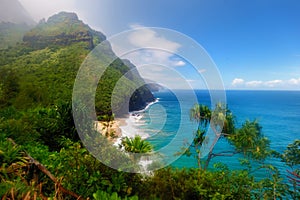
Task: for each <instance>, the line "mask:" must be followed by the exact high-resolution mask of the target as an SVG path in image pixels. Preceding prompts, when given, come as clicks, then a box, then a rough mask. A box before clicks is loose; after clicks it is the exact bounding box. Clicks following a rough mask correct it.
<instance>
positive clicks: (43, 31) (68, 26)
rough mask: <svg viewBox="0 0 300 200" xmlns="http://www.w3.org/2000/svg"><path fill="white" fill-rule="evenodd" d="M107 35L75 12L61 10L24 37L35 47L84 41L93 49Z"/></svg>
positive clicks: (40, 47)
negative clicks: (94, 28) (85, 21)
mask: <svg viewBox="0 0 300 200" xmlns="http://www.w3.org/2000/svg"><path fill="white" fill-rule="evenodd" d="M105 39H106V38H105V36H104V35H103V34H102V33H100V32H97V31H94V30H92V29H91V28H90V27H89V26H88V25H86V24H84V23H83V22H82V21H80V20H79V19H78V17H77V15H76V14H75V13H67V12H61V13H59V14H56V15H54V16H52V17H50V18H49V19H48V20H47V21H45V20H42V21H40V22H39V24H38V25H37V26H36V27H35V28H33V29H32V30H31V31H29V32H28V33H26V34H25V35H24V37H23V41H24V43H26V44H27V45H28V46H30V47H32V48H35V49H43V48H45V47H47V46H67V45H71V44H73V43H77V42H84V43H86V44H87V48H88V49H93V48H94V47H95V45H97V44H98V43H99V42H101V41H103V40H105Z"/></svg>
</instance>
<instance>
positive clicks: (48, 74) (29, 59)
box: [0, 12, 154, 115]
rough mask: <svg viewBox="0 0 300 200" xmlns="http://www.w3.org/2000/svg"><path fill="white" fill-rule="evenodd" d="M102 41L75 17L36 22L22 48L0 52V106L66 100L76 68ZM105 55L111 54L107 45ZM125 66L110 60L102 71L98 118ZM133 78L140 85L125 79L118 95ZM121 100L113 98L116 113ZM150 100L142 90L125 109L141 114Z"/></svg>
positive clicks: (108, 109)
mask: <svg viewBox="0 0 300 200" xmlns="http://www.w3.org/2000/svg"><path fill="white" fill-rule="evenodd" d="M103 40H105V36H104V35H103V34H102V33H100V32H97V31H95V30H92V29H91V28H90V27H89V26H88V25H86V24H84V23H83V22H82V21H80V20H79V19H78V17H77V15H76V14H75V13H67V12H61V13H59V14H56V15H54V16H52V17H50V18H49V19H48V20H47V21H41V22H40V23H39V24H38V25H36V26H35V27H34V28H33V29H31V30H30V31H28V32H27V33H26V34H25V35H24V37H23V42H22V43H20V44H18V45H16V46H15V47H11V48H9V49H5V50H1V51H0V72H1V73H0V76H1V78H0V86H1V88H0V94H1V96H0V107H3V106H8V105H11V106H14V107H16V108H18V109H28V108H31V107H34V106H36V105H41V106H49V105H53V104H55V103H57V102H60V101H71V97H72V89H73V84H74V80H75V78H76V74H77V71H78V69H79V67H80V65H81V63H82V62H83V61H84V59H85V57H86V56H87V55H88V53H89V52H90V51H91V50H92V49H93V48H94V47H95V46H96V45H97V44H99V43H100V42H102V41H103ZM105 55H106V56H110V55H114V53H113V51H112V50H111V48H110V46H108V49H107V54H105ZM104 59H105V58H104ZM130 67H132V66H130ZM130 67H128V66H127V65H125V64H124V62H123V61H122V60H120V59H116V60H115V61H114V62H113V63H112V64H111V65H110V67H109V68H108V69H107V70H106V71H105V73H104V76H103V77H102V78H101V80H100V81H99V85H98V88H97V93H96V102H95V104H96V111H97V113H98V115H104V114H111V99H110V97H111V95H112V92H113V89H114V85H115V83H116V82H117V81H118V80H119V79H120V77H122V76H123V74H125V73H126V72H128V71H129V69H130ZM136 79H139V80H140V81H142V80H141V79H140V77H139V75H138V73H135V74H134V75H132V76H131V77H129V78H126V81H125V84H124V88H123V92H122V93H124V94H125V95H126V87H125V86H128V87H134V85H135V84H136V83H135V81H136ZM134 80H135V81H134ZM100 91H101V92H100ZM128 95H129V94H128ZM123 99H124V96H123V97H122V96H120V97H119V99H116V101H117V104H118V105H120V107H119V108H118V109H119V110H124V106H125V105H124V103H125V102H123ZM153 100H154V98H153V96H152V94H151V92H150V91H149V89H148V88H146V87H142V88H140V89H139V90H138V91H137V92H135V93H134V94H133V96H132V98H131V102H130V110H136V109H141V108H143V107H144V106H145V105H146V103H147V102H150V101H153ZM124 112H125V110H124V111H122V112H120V113H124Z"/></svg>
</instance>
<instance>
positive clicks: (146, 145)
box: [120, 135, 153, 163]
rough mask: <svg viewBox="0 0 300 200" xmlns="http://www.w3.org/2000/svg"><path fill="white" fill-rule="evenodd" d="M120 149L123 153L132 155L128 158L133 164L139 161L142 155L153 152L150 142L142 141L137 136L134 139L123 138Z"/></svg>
mask: <svg viewBox="0 0 300 200" xmlns="http://www.w3.org/2000/svg"><path fill="white" fill-rule="evenodd" d="M122 147H123V148H124V150H125V151H127V152H130V153H132V154H131V155H130V157H131V159H132V160H133V161H134V162H135V163H136V162H138V161H139V160H140V158H141V156H142V154H148V153H150V152H151V151H152V150H153V147H152V145H151V144H150V142H148V141H146V140H143V139H142V138H141V136H139V135H136V136H135V137H134V138H129V137H125V138H123V139H122V141H121V145H120V148H122Z"/></svg>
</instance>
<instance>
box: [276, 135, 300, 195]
mask: <svg viewBox="0 0 300 200" xmlns="http://www.w3.org/2000/svg"><path fill="white" fill-rule="evenodd" d="M277 157H280V158H281V160H282V161H283V162H285V163H286V164H287V165H288V166H289V167H290V168H291V170H287V172H288V176H287V177H288V179H289V182H290V183H291V184H292V186H293V190H290V191H289V192H290V195H291V197H292V198H293V199H299V198H300V140H299V139H297V140H295V141H294V142H293V143H292V144H289V145H288V146H287V149H286V150H285V151H284V152H283V154H278V153H277Z"/></svg>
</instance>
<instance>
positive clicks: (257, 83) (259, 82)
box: [246, 81, 263, 87]
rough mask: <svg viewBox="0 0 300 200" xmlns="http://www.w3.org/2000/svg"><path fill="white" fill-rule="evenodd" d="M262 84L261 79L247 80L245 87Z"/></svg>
mask: <svg viewBox="0 0 300 200" xmlns="http://www.w3.org/2000/svg"><path fill="white" fill-rule="evenodd" d="M262 84H263V82H262V81H248V82H246V86H247V87H259V86H261V85H262Z"/></svg>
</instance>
